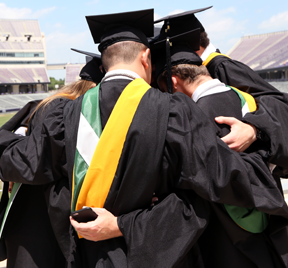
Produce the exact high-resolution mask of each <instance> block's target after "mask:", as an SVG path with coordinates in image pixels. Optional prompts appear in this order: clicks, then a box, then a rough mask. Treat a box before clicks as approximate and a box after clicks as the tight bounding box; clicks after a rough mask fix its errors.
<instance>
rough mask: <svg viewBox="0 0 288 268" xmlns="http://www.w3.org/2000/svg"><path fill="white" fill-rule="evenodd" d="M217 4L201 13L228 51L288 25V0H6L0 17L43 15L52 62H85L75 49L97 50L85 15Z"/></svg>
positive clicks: (219, 44) (163, 12) (166, 10)
mask: <svg viewBox="0 0 288 268" xmlns="http://www.w3.org/2000/svg"><path fill="white" fill-rule="evenodd" d="M207 6H213V8H212V9H210V10H207V11H204V12H203V13H198V15H197V18H199V19H200V21H201V22H202V24H203V25H204V27H205V29H206V31H207V32H208V35H209V37H210V41H211V42H212V43H213V44H214V45H215V46H216V47H217V48H219V49H220V50H221V52H222V53H227V52H228V51H229V49H230V48H231V47H232V46H233V45H234V44H235V43H236V42H237V41H238V40H239V39H240V38H241V37H242V36H244V35H254V34H262V33H270V32H275V31H285V30H288V1H287V0H279V1H277V2H275V5H274V4H273V3H272V2H271V1H265V0H264V1H255V0H254V1H252V0H249V1H248V0H242V1H233V0H230V1H226V0H222V1H221V0H218V1H207V0H203V1H201V3H197V2H196V1H195V2H193V1H187V0H177V1H169V2H167V1H163V0H158V1H155V0H154V1H151V0H146V1H137V0H136V1H135V0H123V1H122V0H118V1H116V0H113V1H110V2H108V1H107V0H106V1H104V0H82V1H81V2H80V1H77V2H76V1H67V0H64V1H63V0H62V1H59V0H58V1H56V0H50V1H35V0H33V1H32V0H25V1H23V0H22V1H20V0H12V1H11V0H10V1H2V2H1V0H0V18H6V19H37V20H39V23H40V28H41V31H42V32H44V34H45V38H46V47H47V60H48V63H67V62H71V63H79V62H80V63H83V62H84V56H82V55H81V54H78V53H76V52H72V51H70V48H78V49H82V50H87V51H91V52H97V47H96V45H95V44H94V43H93V40H92V37H91V35H90V32H89V29H88V26H87V23H86V19H85V16H86V15H98V14H107V13H117V12H125V11H133V10H140V9H148V8H154V12H155V19H157V18H161V17H163V16H166V15H167V14H174V13H179V12H183V11H188V10H192V9H197V8H202V7H207ZM49 75H50V76H54V77H56V78H64V76H65V73H64V71H53V72H51V71H49Z"/></svg>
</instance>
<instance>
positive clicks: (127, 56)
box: [101, 41, 147, 72]
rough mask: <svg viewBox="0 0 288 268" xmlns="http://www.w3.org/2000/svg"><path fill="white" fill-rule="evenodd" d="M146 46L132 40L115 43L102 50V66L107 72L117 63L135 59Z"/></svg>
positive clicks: (129, 61) (127, 62)
mask: <svg viewBox="0 0 288 268" xmlns="http://www.w3.org/2000/svg"><path fill="white" fill-rule="evenodd" d="M146 48H147V46H146V45H144V44H142V43H138V42H134V41H123V42H118V43H115V44H113V45H111V46H109V47H107V48H106V49H105V50H103V51H102V54H101V58H102V64H103V67H104V69H105V71H106V72H107V71H108V70H109V69H110V68H111V67H112V66H114V65H116V64H117V63H121V62H123V63H126V64H129V63H132V62H133V61H134V60H135V59H136V57H137V55H138V54H139V52H140V51H141V50H143V49H146Z"/></svg>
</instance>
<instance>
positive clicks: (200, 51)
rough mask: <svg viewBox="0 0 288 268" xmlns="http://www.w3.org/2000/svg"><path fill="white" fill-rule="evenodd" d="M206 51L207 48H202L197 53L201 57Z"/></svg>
mask: <svg viewBox="0 0 288 268" xmlns="http://www.w3.org/2000/svg"><path fill="white" fill-rule="evenodd" d="M204 50H205V48H204V47H201V46H200V49H199V50H197V51H195V52H196V53H197V54H198V56H199V57H201V56H202V54H203V52H204Z"/></svg>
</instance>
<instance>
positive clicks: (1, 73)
mask: <svg viewBox="0 0 288 268" xmlns="http://www.w3.org/2000/svg"><path fill="white" fill-rule="evenodd" d="M48 83H50V80H49V77H48V75H47V70H46V51H45V44H44V34H43V33H41V30H40V26H39V22H38V21H37V20H17V19H16V20H10V19H0V84H1V85H2V86H4V85H7V88H8V85H17V87H18V86H20V85H21V84H25V85H26V84H28V85H30V86H29V89H28V87H27V93H28V92H30V91H32V90H31V89H32V88H33V89H35V85H37V91H38V92H40V91H42V88H43V87H44V88H45V90H47V84H48ZM32 85H34V86H32ZM17 87H15V86H14V88H13V89H12V90H13V92H14V93H19V92H20V90H19V88H17ZM17 91H18V92H17ZM34 91H35V90H33V91H32V92H34Z"/></svg>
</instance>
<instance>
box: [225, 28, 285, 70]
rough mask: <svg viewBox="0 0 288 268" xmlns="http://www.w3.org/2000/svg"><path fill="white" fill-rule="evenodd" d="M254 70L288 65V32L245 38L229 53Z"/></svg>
mask: <svg viewBox="0 0 288 268" xmlns="http://www.w3.org/2000/svg"><path fill="white" fill-rule="evenodd" d="M227 54H228V55H229V56H230V57H231V58H232V59H235V60H238V61H241V62H243V63H245V64H247V65H248V66H250V67H251V68H252V69H254V70H262V69H265V68H278V67H283V66H287V65H288V62H287V61H288V57H287V56H288V31H283V32H275V33H269V34H262V35H254V36H245V37H242V38H241V40H240V41H239V42H238V43H237V44H236V45H235V46H234V47H233V48H232V49H231V50H230V51H229V52H228V53H227Z"/></svg>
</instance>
